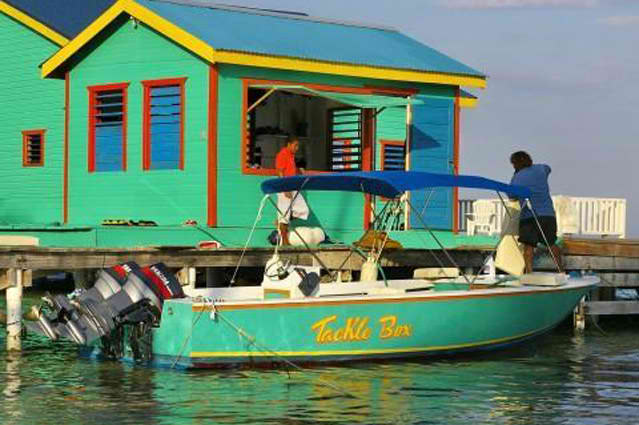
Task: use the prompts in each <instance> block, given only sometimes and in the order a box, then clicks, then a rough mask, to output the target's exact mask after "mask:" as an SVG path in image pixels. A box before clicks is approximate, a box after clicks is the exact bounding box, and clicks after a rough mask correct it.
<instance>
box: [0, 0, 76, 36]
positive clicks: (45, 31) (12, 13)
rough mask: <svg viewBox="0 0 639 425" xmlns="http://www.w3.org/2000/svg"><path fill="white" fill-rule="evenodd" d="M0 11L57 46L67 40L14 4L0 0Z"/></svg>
mask: <svg viewBox="0 0 639 425" xmlns="http://www.w3.org/2000/svg"><path fill="white" fill-rule="evenodd" d="M0 12H2V13H4V14H6V15H7V16H9V17H11V18H13V19H15V20H16V21H18V22H20V23H21V24H23V25H25V26H26V27H28V28H30V29H32V30H33V31H35V32H37V33H38V34H40V35H41V36H43V37H44V38H46V39H48V40H50V41H52V42H53V43H55V44H57V45H58V46H64V45H66V44H67V43H68V42H69V39H68V38H66V37H65V36H63V35H62V34H60V33H59V32H57V31H56V30H54V29H53V28H51V27H49V26H48V25H46V24H44V23H42V22H40V21H38V20H37V19H34V18H32V17H31V16H29V15H27V14H26V13H24V12H23V11H21V10H19V9H17V8H15V7H14V6H11V5H10V4H8V3H7V2H4V1H2V0H0Z"/></svg>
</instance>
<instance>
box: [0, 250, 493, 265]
mask: <svg viewBox="0 0 639 425" xmlns="http://www.w3.org/2000/svg"><path fill="white" fill-rule="evenodd" d="M348 252H349V249H348V248H346V247H343V246H342V247H334V248H330V247H329V248H322V249H321V250H318V251H317V252H316V254H317V256H318V257H319V258H320V259H321V260H322V262H324V264H326V266H327V267H329V268H332V269H336V268H338V267H339V266H340V265H341V264H342V263H343V261H344V259H345V258H346V255H347V253H348ZM241 254H242V250H241V249H236V248H232V249H219V250H197V249H180V248H173V249H154V248H133V249H102V248H93V249H90V248H87V249H84V248H37V247H30V248H27V247H0V269H10V268H22V269H33V270H68V271H71V270H77V269H97V268H104V267H110V266H113V265H116V264H121V263H124V262H127V261H136V262H137V263H138V264H140V265H142V266H146V265H149V264H153V263H158V262H163V263H165V264H166V265H167V266H168V267H177V268H181V267H234V266H236V265H237V263H238V261H239V259H240V256H241ZM272 255H273V250H272V249H270V248H252V249H249V250H248V251H247V252H246V254H245V255H244V258H243V260H242V263H241V264H240V266H241V267H263V266H264V265H265V264H266V262H267V261H268V260H269V259H270V258H271V256H272ZM450 255H451V256H452V257H453V259H454V260H455V262H456V263H457V264H458V265H460V266H461V267H480V266H481V265H482V262H483V259H484V256H485V255H484V253H482V252H480V251H471V250H451V251H450ZM280 256H282V257H283V258H285V259H290V260H291V262H293V263H295V264H299V265H313V264H314V258H313V256H312V255H311V254H310V253H309V252H307V251H303V250H301V249H295V248H293V249H281V250H280ZM435 256H437V257H438V258H439V260H440V261H441V262H442V263H443V264H444V265H445V266H451V264H449V261H447V260H446V258H445V257H444V256H443V255H442V253H441V252H440V251H438V250H432V251H431V252H429V251H428V250H389V251H386V252H385V253H384V255H383V256H382V257H381V259H380V264H381V265H382V266H384V267H438V266H439V262H438V261H437V259H436V257H435ZM362 261H363V260H362V258H361V257H360V256H359V255H356V254H354V255H353V256H352V258H351V260H350V261H348V262H347V263H346V264H345V268H346V269H349V270H359V269H360V268H361V265H362Z"/></svg>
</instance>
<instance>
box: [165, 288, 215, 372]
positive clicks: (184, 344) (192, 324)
mask: <svg viewBox="0 0 639 425" xmlns="http://www.w3.org/2000/svg"><path fill="white" fill-rule="evenodd" d="M195 300H203V301H204V302H205V303H207V304H209V303H210V304H212V305H213V311H215V303H214V302H213V299H210V298H207V297H198V298H195V299H194V301H195ZM203 313H204V310H201V311H200V314H198V315H197V316H195V319H193V322H191V330H190V331H189V334H188V335H187V336H186V337H185V338H184V342H183V343H182V347H181V348H180V351H178V355H177V356H176V357H175V361H174V362H173V364H172V365H171V369H174V368H175V365H177V363H178V362H179V361H180V359H181V358H182V353H183V352H184V349H185V348H186V344H187V343H188V342H189V340H190V339H191V336H193V329H194V328H195V325H196V324H197V322H198V321H199V320H200V318H201V317H202V314H203Z"/></svg>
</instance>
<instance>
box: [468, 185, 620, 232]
mask: <svg viewBox="0 0 639 425" xmlns="http://www.w3.org/2000/svg"><path fill="white" fill-rule="evenodd" d="M552 199H553V203H554V205H555V211H556V212H557V227H558V229H557V233H558V234H559V235H568V234H572V235H584V236H601V237H608V236H613V237H618V238H621V239H623V238H625V237H626V200H625V199H612V198H583V197H571V196H562V195H557V196H553V197H552ZM490 201H492V202H493V203H494V206H495V217H494V220H495V222H496V223H495V228H496V232H497V233H499V232H501V229H502V226H503V222H504V218H505V216H506V211H505V209H504V206H503V204H502V202H501V200H499V199H491V200H490ZM473 202H474V200H470V199H462V200H460V201H459V223H460V231H466V230H467V229H468V219H469V214H472V213H473V207H472V203H473Z"/></svg>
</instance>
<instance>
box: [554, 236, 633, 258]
mask: <svg viewBox="0 0 639 425" xmlns="http://www.w3.org/2000/svg"><path fill="white" fill-rule="evenodd" d="M562 250H563V252H564V254H565V255H589V256H604V257H626V258H638V259H639V240H633V239H615V240H609V239H607V240H604V239H565V240H564V243H563V247H562Z"/></svg>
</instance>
